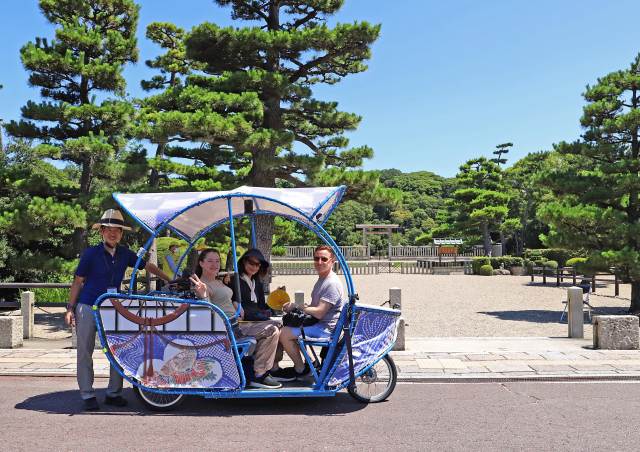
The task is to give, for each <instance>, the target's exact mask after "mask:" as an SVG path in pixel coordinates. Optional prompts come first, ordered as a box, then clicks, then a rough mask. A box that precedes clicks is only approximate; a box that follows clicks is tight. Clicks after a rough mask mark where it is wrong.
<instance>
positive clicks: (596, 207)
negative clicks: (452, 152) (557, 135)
mask: <svg viewBox="0 0 640 452" xmlns="http://www.w3.org/2000/svg"><path fill="white" fill-rule="evenodd" d="M584 98H585V100H586V101H587V105H586V106H585V107H584V110H583V116H582V118H581V120H580V122H581V124H582V126H583V127H584V129H585V132H584V134H583V136H582V140H581V141H577V142H575V143H560V144H559V145H558V146H556V149H557V150H558V151H559V152H560V153H562V154H563V155H564V157H565V158H564V160H563V161H559V162H557V163H556V164H555V165H554V167H553V168H552V169H551V170H549V171H548V172H547V174H546V177H545V179H544V182H545V183H547V184H548V186H549V187H550V188H551V189H552V190H553V193H554V195H555V196H556V197H557V200H555V201H553V202H549V203H546V204H545V205H543V206H542V207H541V208H540V209H539V210H538V216H539V217H540V218H541V219H542V220H543V221H545V222H547V223H548V224H549V227H550V231H549V234H548V235H546V236H545V237H544V240H545V242H546V243H547V244H548V245H554V246H563V247H567V248H572V249H584V250H587V251H588V252H589V253H590V258H591V260H592V261H595V262H594V263H596V264H600V265H601V264H602V263H605V264H608V265H613V266H615V267H616V269H617V272H618V273H619V275H620V276H621V277H622V278H623V279H624V280H625V281H626V282H629V283H631V306H630V312H633V313H640V55H638V56H637V57H636V58H635V60H634V61H633V63H632V64H631V65H630V67H629V68H627V69H625V70H620V71H616V72H612V73H610V74H608V75H606V76H604V77H602V78H600V79H598V82H597V83H596V84H595V85H594V86H587V89H586V91H585V93H584Z"/></svg>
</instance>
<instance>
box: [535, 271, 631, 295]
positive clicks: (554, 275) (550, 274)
mask: <svg viewBox="0 0 640 452" xmlns="http://www.w3.org/2000/svg"><path fill="white" fill-rule="evenodd" d="M531 270H532V271H531V272H530V276H531V282H534V281H535V278H536V277H541V278H542V284H547V279H550V280H551V281H553V280H554V279H555V283H556V287H560V284H562V283H564V281H565V280H569V281H571V283H572V284H573V285H574V286H575V285H577V284H578V280H580V282H582V281H588V282H589V285H590V286H591V292H593V293H595V291H596V284H597V282H598V281H600V282H604V283H607V284H611V283H612V282H613V284H614V293H615V296H616V297H617V296H619V295H620V279H619V278H618V275H617V274H616V272H615V269H613V268H612V269H611V271H610V272H608V273H605V272H597V273H595V274H593V275H581V274H579V273H576V269H575V268H574V267H558V268H551V267H545V266H541V267H533V268H532V269H531ZM598 276H613V279H611V278H599V277H598Z"/></svg>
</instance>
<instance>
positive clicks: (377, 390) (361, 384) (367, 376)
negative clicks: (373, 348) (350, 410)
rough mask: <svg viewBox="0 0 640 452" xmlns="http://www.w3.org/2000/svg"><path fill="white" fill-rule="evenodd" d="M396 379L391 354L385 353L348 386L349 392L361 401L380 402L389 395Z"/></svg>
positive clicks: (394, 365)
mask: <svg viewBox="0 0 640 452" xmlns="http://www.w3.org/2000/svg"><path fill="white" fill-rule="evenodd" d="M397 380H398V370H397V369H396V364H395V363H394V362H393V359H392V358H391V356H389V355H386V356H385V357H384V358H382V359H381V360H380V361H378V362H377V363H375V364H374V365H373V366H371V368H370V369H369V370H367V371H366V372H365V373H363V374H362V375H360V376H359V377H358V378H356V381H355V384H354V385H353V386H349V387H348V388H347V390H348V391H349V394H350V395H351V396H352V397H353V398H354V399H356V400H357V401H359V402H362V403H377V402H382V401H383V400H385V399H386V398H387V397H389V396H390V395H391V393H392V392H393V390H394V389H395V387H396V382H397Z"/></svg>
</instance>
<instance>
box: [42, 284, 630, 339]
mask: <svg viewBox="0 0 640 452" xmlns="http://www.w3.org/2000/svg"><path fill="white" fill-rule="evenodd" d="M315 281H316V277H314V276H278V277H276V278H274V280H273V284H274V285H273V287H277V286H280V285H286V287H287V292H289V294H290V295H291V296H292V297H293V293H294V292H295V291H296V290H302V291H304V292H305V296H306V299H307V300H309V299H310V298H309V297H310V293H311V288H312V287H313V284H314V282H315ZM354 283H355V287H356V291H357V293H358V294H359V295H360V302H361V303H364V304H371V305H380V304H382V303H383V302H384V301H386V300H388V299H389V288H390V287H399V288H400V289H402V310H403V315H404V317H405V319H406V322H407V325H408V326H407V327H406V335H407V336H408V337H439V336H441V337H456V336H457V337H483V336H487V337H505V336H512V337H527V336H533V337H554V336H556V337H557V336H566V335H567V324H566V320H565V323H560V322H559V320H560V314H561V312H562V309H563V306H564V305H563V304H562V303H561V300H562V299H563V298H564V297H566V287H568V286H569V285H568V284H566V285H565V287H561V288H557V287H555V280H554V281H553V282H552V283H550V284H548V285H546V286H543V285H542V283H541V282H539V280H538V281H537V282H536V283H533V284H532V283H531V280H530V278H529V277H527V276H492V277H486V276H470V275H448V276H445V275H443V276H434V275H399V274H385V273H382V274H378V275H363V276H354ZM613 293H614V289H613V285H606V286H605V285H599V286H598V288H597V291H596V294H591V304H592V306H593V307H594V308H596V312H597V313H601V314H619V313H623V312H624V311H625V310H626V309H627V308H628V307H629V295H630V286H629V285H621V286H620V297H618V298H616V297H614V296H613ZM63 314H64V308H37V307H36V311H35V322H36V325H35V331H34V335H35V337H36V338H41V339H64V338H69V339H70V338H71V332H70V330H69V329H67V328H66V327H65V325H64V322H63ZM585 321H586V322H588V318H587V317H586V315H585ZM585 336H586V337H590V336H591V326H590V325H585Z"/></svg>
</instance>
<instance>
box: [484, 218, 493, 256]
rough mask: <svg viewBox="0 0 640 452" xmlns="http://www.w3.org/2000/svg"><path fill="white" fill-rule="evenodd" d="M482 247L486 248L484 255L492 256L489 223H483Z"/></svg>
mask: <svg viewBox="0 0 640 452" xmlns="http://www.w3.org/2000/svg"><path fill="white" fill-rule="evenodd" d="M482 241H483V243H482V245H483V247H484V255H485V256H491V235H490V234H489V223H486V222H485V223H482Z"/></svg>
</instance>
